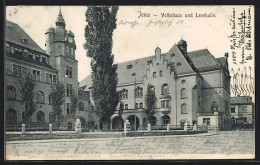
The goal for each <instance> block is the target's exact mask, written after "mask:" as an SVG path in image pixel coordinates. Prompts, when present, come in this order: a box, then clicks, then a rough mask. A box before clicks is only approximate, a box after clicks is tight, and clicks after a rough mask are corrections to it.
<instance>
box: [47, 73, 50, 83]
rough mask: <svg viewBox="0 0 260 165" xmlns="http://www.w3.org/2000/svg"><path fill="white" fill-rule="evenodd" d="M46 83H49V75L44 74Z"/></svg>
mask: <svg viewBox="0 0 260 165" xmlns="http://www.w3.org/2000/svg"><path fill="white" fill-rule="evenodd" d="M46 82H47V83H49V82H50V79H49V74H48V73H46Z"/></svg>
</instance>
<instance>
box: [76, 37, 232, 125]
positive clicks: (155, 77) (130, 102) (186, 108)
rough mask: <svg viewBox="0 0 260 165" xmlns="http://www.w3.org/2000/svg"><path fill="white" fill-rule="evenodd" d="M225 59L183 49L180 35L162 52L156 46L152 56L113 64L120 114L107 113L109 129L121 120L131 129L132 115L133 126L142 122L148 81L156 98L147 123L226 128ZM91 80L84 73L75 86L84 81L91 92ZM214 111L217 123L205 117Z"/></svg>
mask: <svg viewBox="0 0 260 165" xmlns="http://www.w3.org/2000/svg"><path fill="white" fill-rule="evenodd" d="M227 58H228V54H225V56H224V57H221V58H215V57H214V56H213V55H212V54H211V53H210V52H209V51H208V50H207V49H203V50H199V51H194V52H187V43H186V41H184V40H180V41H179V42H178V44H174V45H173V46H172V48H171V49H170V50H169V51H168V52H167V53H161V49H160V48H158V47H157V48H156V49H155V54H154V55H153V56H148V57H145V58H141V59H137V60H132V61H127V62H123V63H119V64H118V70H117V73H118V79H119V82H118V86H117V90H118V91H120V94H121V100H120V103H121V104H122V105H123V107H124V111H123V114H122V115H118V111H116V113H115V114H114V115H113V116H112V117H111V122H110V128H111V129H122V128H123V122H124V121H126V120H127V119H128V120H129V121H130V125H131V129H132V130H133V129H134V126H135V120H136V127H137V129H143V128H145V127H146V126H147V124H148V120H147V116H146V114H145V113H144V108H145V99H144V96H145V94H146V90H147V86H148V84H151V85H152V89H153V90H154V92H155V94H156V97H157V102H156V105H155V109H156V110H155V111H156V113H155V114H154V116H152V118H151V121H150V122H151V125H152V126H153V125H157V126H162V127H163V126H166V125H167V124H171V125H180V126H182V127H183V125H184V123H187V124H188V125H193V124H201V123H202V124H206V125H214V126H218V127H224V126H226V127H229V126H228V125H229V124H230V112H229V103H230V75H229V70H228V62H227ZM91 83H92V82H91V76H88V77H86V78H85V79H84V80H82V81H81V82H80V86H85V85H87V86H88V87H89V88H88V89H87V90H88V91H89V92H90V93H91V90H92V88H91ZM91 101H92V102H93V100H92V99H91ZM93 105H94V104H93ZM216 112H217V113H216ZM214 114H215V115H216V114H217V120H218V121H217V122H215V121H214V122H213V121H210V120H212V119H210V118H209V117H208V116H214ZM135 116H136V117H135ZM214 119H215V118H214ZM200 120H201V121H200ZM216 123H217V125H216Z"/></svg>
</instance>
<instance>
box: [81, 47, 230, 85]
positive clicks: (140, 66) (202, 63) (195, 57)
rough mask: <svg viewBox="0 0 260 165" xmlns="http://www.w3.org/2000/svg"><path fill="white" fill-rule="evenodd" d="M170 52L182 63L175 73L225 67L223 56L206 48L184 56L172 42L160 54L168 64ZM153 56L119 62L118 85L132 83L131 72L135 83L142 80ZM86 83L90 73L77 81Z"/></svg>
mask: <svg viewBox="0 0 260 165" xmlns="http://www.w3.org/2000/svg"><path fill="white" fill-rule="evenodd" d="M172 54H175V55H176V56H178V57H179V58H178V59H177V60H178V61H175V63H178V62H181V63H182V65H180V66H178V67H175V68H176V72H177V75H180V74H189V73H194V72H195V71H196V70H198V71H207V70H210V69H217V68H220V67H225V66H226V67H227V64H226V60H225V58H218V59H216V58H215V57H214V56H213V55H212V54H211V53H210V52H209V51H208V49H202V50H198V51H193V52H189V53H188V56H185V55H183V53H181V51H180V49H179V48H178V46H177V45H176V44H174V45H173V47H172V48H171V49H170V50H169V52H168V53H164V54H161V56H165V59H167V60H168V63H169V64H170V63H171V62H172V61H171V60H173V59H172V58H171V55H172ZM153 58H154V55H153V56H148V57H144V58H141V59H136V60H131V61H126V62H122V63H119V64H118V69H117V73H118V78H119V82H118V85H121V84H131V83H134V81H135V80H134V77H133V76H132V74H133V73H135V74H136V75H135V77H136V82H137V83H138V82H143V80H144V76H145V74H146V70H147V69H148V65H147V61H150V60H153ZM128 66H129V67H128ZM86 84H87V85H89V87H90V86H91V84H92V79H91V76H90V75H89V76H87V77H86V78H85V79H83V80H82V81H81V82H80V83H79V86H80V87H82V86H84V85H86Z"/></svg>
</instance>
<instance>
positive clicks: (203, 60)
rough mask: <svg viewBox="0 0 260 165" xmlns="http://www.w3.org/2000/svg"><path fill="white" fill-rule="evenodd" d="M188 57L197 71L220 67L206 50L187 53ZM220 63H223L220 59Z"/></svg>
mask: <svg viewBox="0 0 260 165" xmlns="http://www.w3.org/2000/svg"><path fill="white" fill-rule="evenodd" d="M188 56H189V57H190V59H191V60H192V62H193V64H194V65H195V67H196V69H198V70H199V71H206V70H210V69H215V68H220V67H221V66H222V65H221V63H220V62H219V61H218V60H217V59H216V58H215V57H214V56H213V55H212V54H211V53H210V52H209V50H208V49H202V50H197V51H193V52H189V53H188ZM220 61H221V62H223V60H222V59H220Z"/></svg>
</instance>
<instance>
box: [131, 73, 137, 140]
mask: <svg viewBox="0 0 260 165" xmlns="http://www.w3.org/2000/svg"><path fill="white" fill-rule="evenodd" d="M132 76H134V79H135V88H134V111H135V137H136V107H135V95H136V77H135V73H133V74H132Z"/></svg>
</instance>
